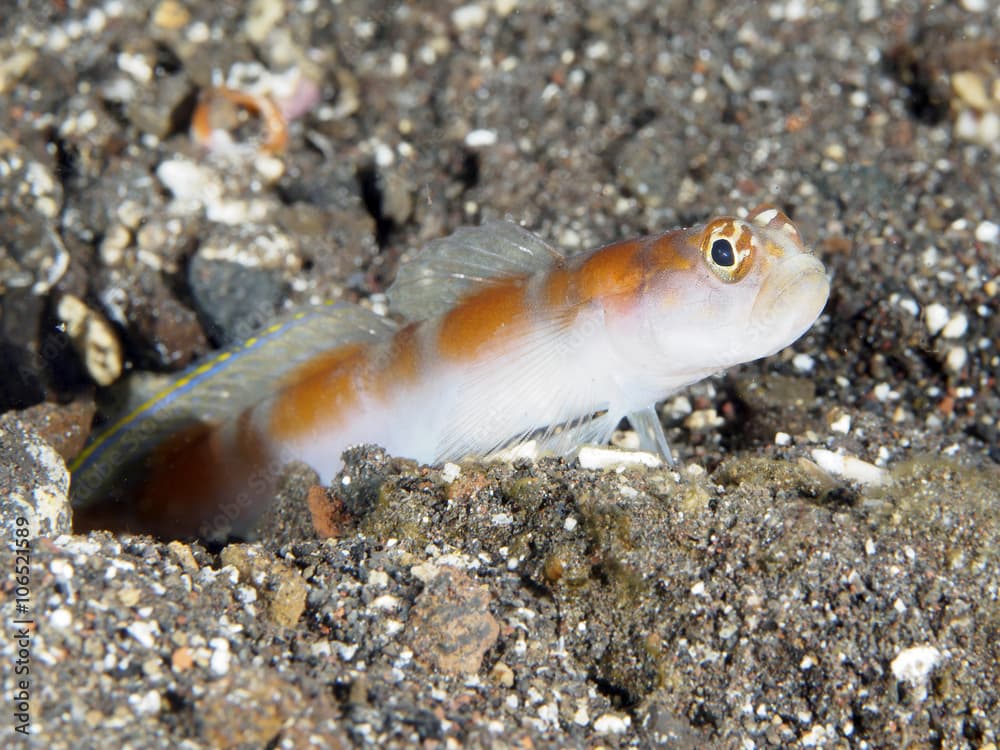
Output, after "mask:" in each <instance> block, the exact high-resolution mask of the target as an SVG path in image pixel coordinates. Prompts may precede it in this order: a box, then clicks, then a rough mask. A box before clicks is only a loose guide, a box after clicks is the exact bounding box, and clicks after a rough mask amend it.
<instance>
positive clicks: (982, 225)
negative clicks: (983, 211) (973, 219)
mask: <svg viewBox="0 0 1000 750" xmlns="http://www.w3.org/2000/svg"><path fill="white" fill-rule="evenodd" d="M975 236H976V239H977V240H979V241H980V242H989V243H992V244H996V243H997V242H1000V224H994V223H993V222H992V221H981V222H979V225H978V226H977V227H976V233H975Z"/></svg>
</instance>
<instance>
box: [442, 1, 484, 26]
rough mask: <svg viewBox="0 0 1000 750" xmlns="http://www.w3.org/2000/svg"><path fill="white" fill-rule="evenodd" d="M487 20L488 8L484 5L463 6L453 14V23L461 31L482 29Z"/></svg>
mask: <svg viewBox="0 0 1000 750" xmlns="http://www.w3.org/2000/svg"><path fill="white" fill-rule="evenodd" d="M486 18H487V16H486V8H484V7H483V6H482V5H463V6H461V7H459V8H455V10H453V11H452V12H451V22H452V23H453V24H455V28H456V29H458V30H459V31H466V30H468V29H478V28H481V27H482V26H483V25H485V23H486Z"/></svg>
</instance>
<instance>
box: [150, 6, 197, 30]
mask: <svg viewBox="0 0 1000 750" xmlns="http://www.w3.org/2000/svg"><path fill="white" fill-rule="evenodd" d="M190 21H191V13H190V12H189V11H188V9H187V8H185V7H184V6H183V5H182V4H181V3H179V2H177V0H163V2H162V3H160V4H159V5H157V6H156V10H154V11H153V25H154V26H158V27H159V28H161V29H166V30H167V31H177V30H178V29H182V28H184V27H185V26H187V25H188V23H189V22H190Z"/></svg>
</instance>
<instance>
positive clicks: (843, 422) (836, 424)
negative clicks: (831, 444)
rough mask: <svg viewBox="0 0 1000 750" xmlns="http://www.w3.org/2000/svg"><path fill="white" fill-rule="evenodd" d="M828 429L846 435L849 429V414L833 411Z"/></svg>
mask: <svg viewBox="0 0 1000 750" xmlns="http://www.w3.org/2000/svg"><path fill="white" fill-rule="evenodd" d="M830 417H831V418H830V429H831V430H833V431H834V432H839V433H840V434H841V435H846V434H847V433H849V432H850V431H851V415H850V414H845V413H834V414H831V415H830Z"/></svg>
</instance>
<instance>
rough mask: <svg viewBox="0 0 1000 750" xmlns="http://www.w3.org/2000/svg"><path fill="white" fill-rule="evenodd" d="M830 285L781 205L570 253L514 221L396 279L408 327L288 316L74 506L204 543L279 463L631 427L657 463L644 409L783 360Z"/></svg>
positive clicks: (104, 521) (124, 441) (330, 465)
mask: <svg viewBox="0 0 1000 750" xmlns="http://www.w3.org/2000/svg"><path fill="white" fill-rule="evenodd" d="M829 290H830V285H829V282H828V280H827V277H826V272H825V269H824V267H823V264H822V263H821V262H820V261H819V260H818V259H817V258H816V257H815V256H813V255H812V254H810V253H809V251H808V250H807V249H806V247H805V246H804V244H803V242H802V239H801V237H800V236H799V233H798V231H797V230H796V229H795V226H794V225H793V224H792V223H791V221H790V220H789V219H788V218H787V217H786V216H785V215H784V214H783V213H782V212H781V211H779V210H778V209H777V208H774V207H773V206H760V207H758V208H756V209H755V210H753V211H752V212H751V213H750V214H749V215H748V216H747V217H746V218H745V219H739V218H735V217H722V218H717V219H714V220H712V221H709V222H708V223H706V224H703V225H700V226H696V227H692V228H687V229H676V230H673V231H668V232H665V233H663V234H659V235H655V236H648V237H640V238H637V239H630V240H625V241H622V242H617V243H614V244H611V245H607V246H605V247H601V248H599V249H597V250H594V251H592V252H586V253H580V254H574V255H567V254H565V253H563V252H561V251H559V250H557V249H555V248H553V247H551V246H550V245H549V244H547V243H546V242H545V241H543V240H542V239H540V238H539V237H538V236H536V235H534V234H532V233H531V232H529V231H527V230H526V229H523V228H521V227H519V226H518V225H516V224H513V223H510V222H504V221H494V222H488V223H486V224H484V225H483V226H481V227H476V228H463V229H459V230H458V231H456V232H455V233H454V234H452V235H450V236H449V237H446V238H444V239H440V240H437V241H435V242H432V243H431V244H430V245H429V246H428V247H426V248H425V249H424V250H423V251H422V252H421V253H419V254H418V255H417V256H416V257H415V259H414V260H413V261H411V262H409V263H406V264H403V265H402V266H401V267H400V269H399V272H398V275H397V279H396V281H395V283H394V284H393V285H392V286H391V287H390V288H389V290H388V292H387V296H388V299H389V304H390V309H391V310H392V311H393V312H394V313H396V314H397V316H398V317H400V318H401V319H402V322H394V321H393V320H391V319H389V318H387V317H382V316H379V315H376V314H375V313H372V312H370V311H367V310H365V309H363V308H361V307H358V306H355V305H350V304H347V303H341V304H337V305H333V306H330V307H326V308H315V309H311V310H308V311H304V312H299V313H296V314H294V315H291V316H289V317H287V318H286V319H285V320H283V321H282V322H279V323H277V324H275V325H274V326H272V327H271V328H269V329H266V330H264V331H262V332H261V333H260V334H259V335H258V336H256V337H255V338H253V339H251V340H250V341H248V342H245V343H244V344H242V345H240V346H237V347H234V348H232V349H230V350H226V351H224V352H222V353H221V354H219V355H217V356H216V357H215V358H213V359H211V360H210V361H208V362H206V363H205V364H202V365H199V366H196V367H194V368H192V369H190V370H189V371H187V372H185V373H183V374H182V375H181V376H179V377H178V378H177V379H176V380H175V381H174V382H173V383H171V385H170V386H169V387H168V388H166V389H165V390H164V391H163V392H161V393H159V394H157V395H156V396H154V397H153V398H152V399H150V400H148V401H147V402H146V403H144V404H143V405H142V406H140V407H139V408H138V409H136V410H135V411H133V412H132V413H131V414H129V415H128V416H126V417H125V418H124V419H121V420H119V421H118V422H117V423H115V424H113V425H112V426H111V427H110V428H109V429H108V430H107V431H105V432H104V433H103V434H101V435H99V436H98V437H97V438H96V439H95V440H93V441H92V442H91V443H90V445H89V446H88V447H87V448H86V449H85V450H84V452H83V453H82V454H81V455H80V456H79V457H78V458H77V459H76V461H75V462H74V463H73V465H72V467H71V469H72V485H71V487H72V489H71V494H72V497H73V500H74V504H75V506H76V508H77V512H78V513H79V514H80V515H81V516H82V517H83V518H84V519H86V518H88V517H89V518H91V519H92V520H91V521H90V522H88V521H86V520H84V521H83V523H84V524H85V525H88V523H89V525H91V526H97V527H102V528H109V527H112V528H118V529H133V530H141V531H146V532H150V533H155V534H160V535H164V536H171V535H173V536H192V535H200V536H203V537H212V536H219V535H225V534H226V533H230V532H234V533H240V531H241V529H246V528H247V527H248V526H249V525H250V524H251V523H252V522H253V521H254V519H255V518H257V517H258V516H259V515H260V513H261V512H262V511H263V510H264V509H265V508H266V507H267V504H268V503H269V502H270V501H271V500H272V499H273V497H274V493H275V489H276V482H277V477H278V474H279V469H280V467H281V466H283V465H284V464H285V463H287V462H288V461H291V460H300V461H304V462H305V463H307V464H309V465H310V466H312V467H313V468H314V469H315V470H316V471H317V472H318V473H319V475H320V478H321V480H322V481H323V482H324V483H329V482H330V481H331V480H332V479H333V477H334V476H335V475H336V473H337V472H338V471H339V470H340V468H341V465H342V463H341V453H342V451H344V450H345V449H346V448H348V447H350V446H352V445H360V444H364V443H373V444H377V445H380V446H382V447H383V448H385V449H386V450H387V451H388V452H389V453H391V454H393V455H397V456H403V457H407V458H412V459H416V460H417V461H421V462H425V463H429V464H440V463H442V462H445V461H453V460H458V459H461V458H463V457H474V456H480V457H484V456H489V455H490V454H493V453H495V452H497V451H499V450H501V449H504V448H508V447H511V446H514V445H517V444H519V443H523V442H525V441H527V440H535V441H536V442H537V446H538V448H539V450H540V452H542V453H551V454H555V455H566V454H568V453H569V452H570V451H572V450H573V449H574V448H576V447H577V446H579V445H581V444H584V443H592V442H596V443H602V442H606V441H607V440H608V439H609V438H610V436H611V433H612V431H613V430H614V429H615V427H616V426H617V425H618V423H619V421H620V420H621V419H622V418H627V419H628V420H629V422H630V423H631V424H632V426H633V427H634V428H635V430H636V432H637V433H638V436H639V445H640V447H641V448H642V449H644V450H651V451H655V452H658V453H660V454H662V455H663V456H664V457H666V458H667V459H668V460H670V449H669V447H668V445H667V441H666V437H665V436H664V433H663V427H662V425H661V423H660V420H659V418H658V416H657V413H656V410H655V404H656V402H657V401H659V400H662V399H663V398H665V397H666V396H669V395H670V394H671V393H673V392H675V391H677V390H678V389H680V388H683V387H684V386H687V385H690V384H692V383H695V382H697V381H699V380H701V379H702V378H705V377H706V376H708V375H711V374H712V373H715V372H718V371H720V370H724V369H726V368H727V367H731V366H733V365H736V364H739V363H741V362H748V361H750V360H754V359H758V358H760V357H766V356H768V355H770V354H774V353H775V352H777V351H779V350H781V349H783V348H785V347H786V346H788V345H789V344H791V343H792V342H794V341H795V340H796V339H798V338H799V337H800V336H801V335H802V334H803V333H804V332H805V331H806V330H808V329H809V327H810V326H811V325H812V324H813V322H814V321H815V320H816V318H817V317H818V316H819V314H820V312H821V311H822V310H823V306H824V305H825V304H826V299H827V296H828V294H829ZM220 518H221V519H225V521H226V524H225V525H220V524H219V519H220Z"/></svg>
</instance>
